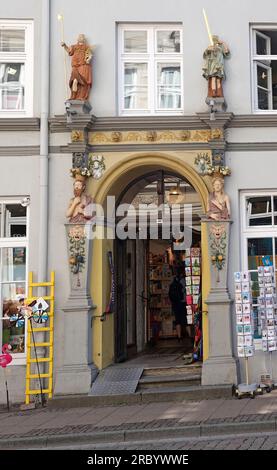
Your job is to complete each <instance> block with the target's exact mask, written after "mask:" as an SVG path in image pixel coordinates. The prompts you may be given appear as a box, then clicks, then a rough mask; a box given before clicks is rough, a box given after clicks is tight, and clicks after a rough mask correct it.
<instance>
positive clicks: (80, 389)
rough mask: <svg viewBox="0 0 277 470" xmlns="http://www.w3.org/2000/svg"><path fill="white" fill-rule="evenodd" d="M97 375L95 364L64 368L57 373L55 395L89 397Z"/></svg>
mask: <svg viewBox="0 0 277 470" xmlns="http://www.w3.org/2000/svg"><path fill="white" fill-rule="evenodd" d="M97 375H98V369H97V367H96V366H95V365H94V364H89V365H87V366H86V365H72V366H63V367H62V368H61V369H59V370H58V371H57V373H56V381H55V387H54V395H72V394H73V395H75V394H76V395H77V394H86V395H87V394H88V392H89V391H90V388H91V384H92V383H93V382H94V380H95V379H96V377H97Z"/></svg>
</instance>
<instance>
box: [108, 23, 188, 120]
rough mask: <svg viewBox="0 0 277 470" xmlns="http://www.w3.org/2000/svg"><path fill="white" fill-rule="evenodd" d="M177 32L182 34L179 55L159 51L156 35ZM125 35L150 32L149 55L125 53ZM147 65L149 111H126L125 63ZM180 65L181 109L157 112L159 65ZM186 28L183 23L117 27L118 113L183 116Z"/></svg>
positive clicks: (148, 39)
mask: <svg viewBox="0 0 277 470" xmlns="http://www.w3.org/2000/svg"><path fill="white" fill-rule="evenodd" d="M171 29H174V30H176V31H180V52H175V53H174V52H171V53H163V52H156V50H157V32H158V31H168V30H171ZM125 31H147V52H143V53H136V54H134V53H125V52H124V32H125ZM128 62H129V63H132V62H133V63H146V64H148V83H147V94H148V107H147V109H125V108H124V63H128ZM163 62H164V63H170V64H171V63H172V64H174V63H178V64H180V92H181V107H180V108H179V109H176V108H174V109H160V108H158V83H157V78H158V77H157V68H158V64H159V63H163ZM183 81H184V80H183V27H182V24H181V23H168V24H164V23H163V24H151V25H149V24H143V23H134V24H119V25H118V94H117V96H118V110H119V115H121V116H139V115H149V116H152V115H156V116H157V115H163V116H171V115H182V114H184V109H183V107H184V84H183Z"/></svg>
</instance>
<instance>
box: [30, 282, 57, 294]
mask: <svg viewBox="0 0 277 470" xmlns="http://www.w3.org/2000/svg"><path fill="white" fill-rule="evenodd" d="M29 286H30V287H47V286H54V283H53V282H30V283H29ZM43 298H44V297H43Z"/></svg>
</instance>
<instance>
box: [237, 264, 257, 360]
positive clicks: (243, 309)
mask: <svg viewBox="0 0 277 470" xmlns="http://www.w3.org/2000/svg"><path fill="white" fill-rule="evenodd" d="M234 281H235V311H236V331H237V347H238V349H237V351H238V357H244V358H248V357H251V356H253V354H254V345H253V333H254V327H253V325H254V323H253V306H252V291H251V278H250V273H249V272H248V271H243V272H236V273H235V274H234Z"/></svg>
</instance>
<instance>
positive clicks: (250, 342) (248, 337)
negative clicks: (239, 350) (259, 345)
mask: <svg viewBox="0 0 277 470" xmlns="http://www.w3.org/2000/svg"><path fill="white" fill-rule="evenodd" d="M244 346H253V338H252V335H246V336H244Z"/></svg>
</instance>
